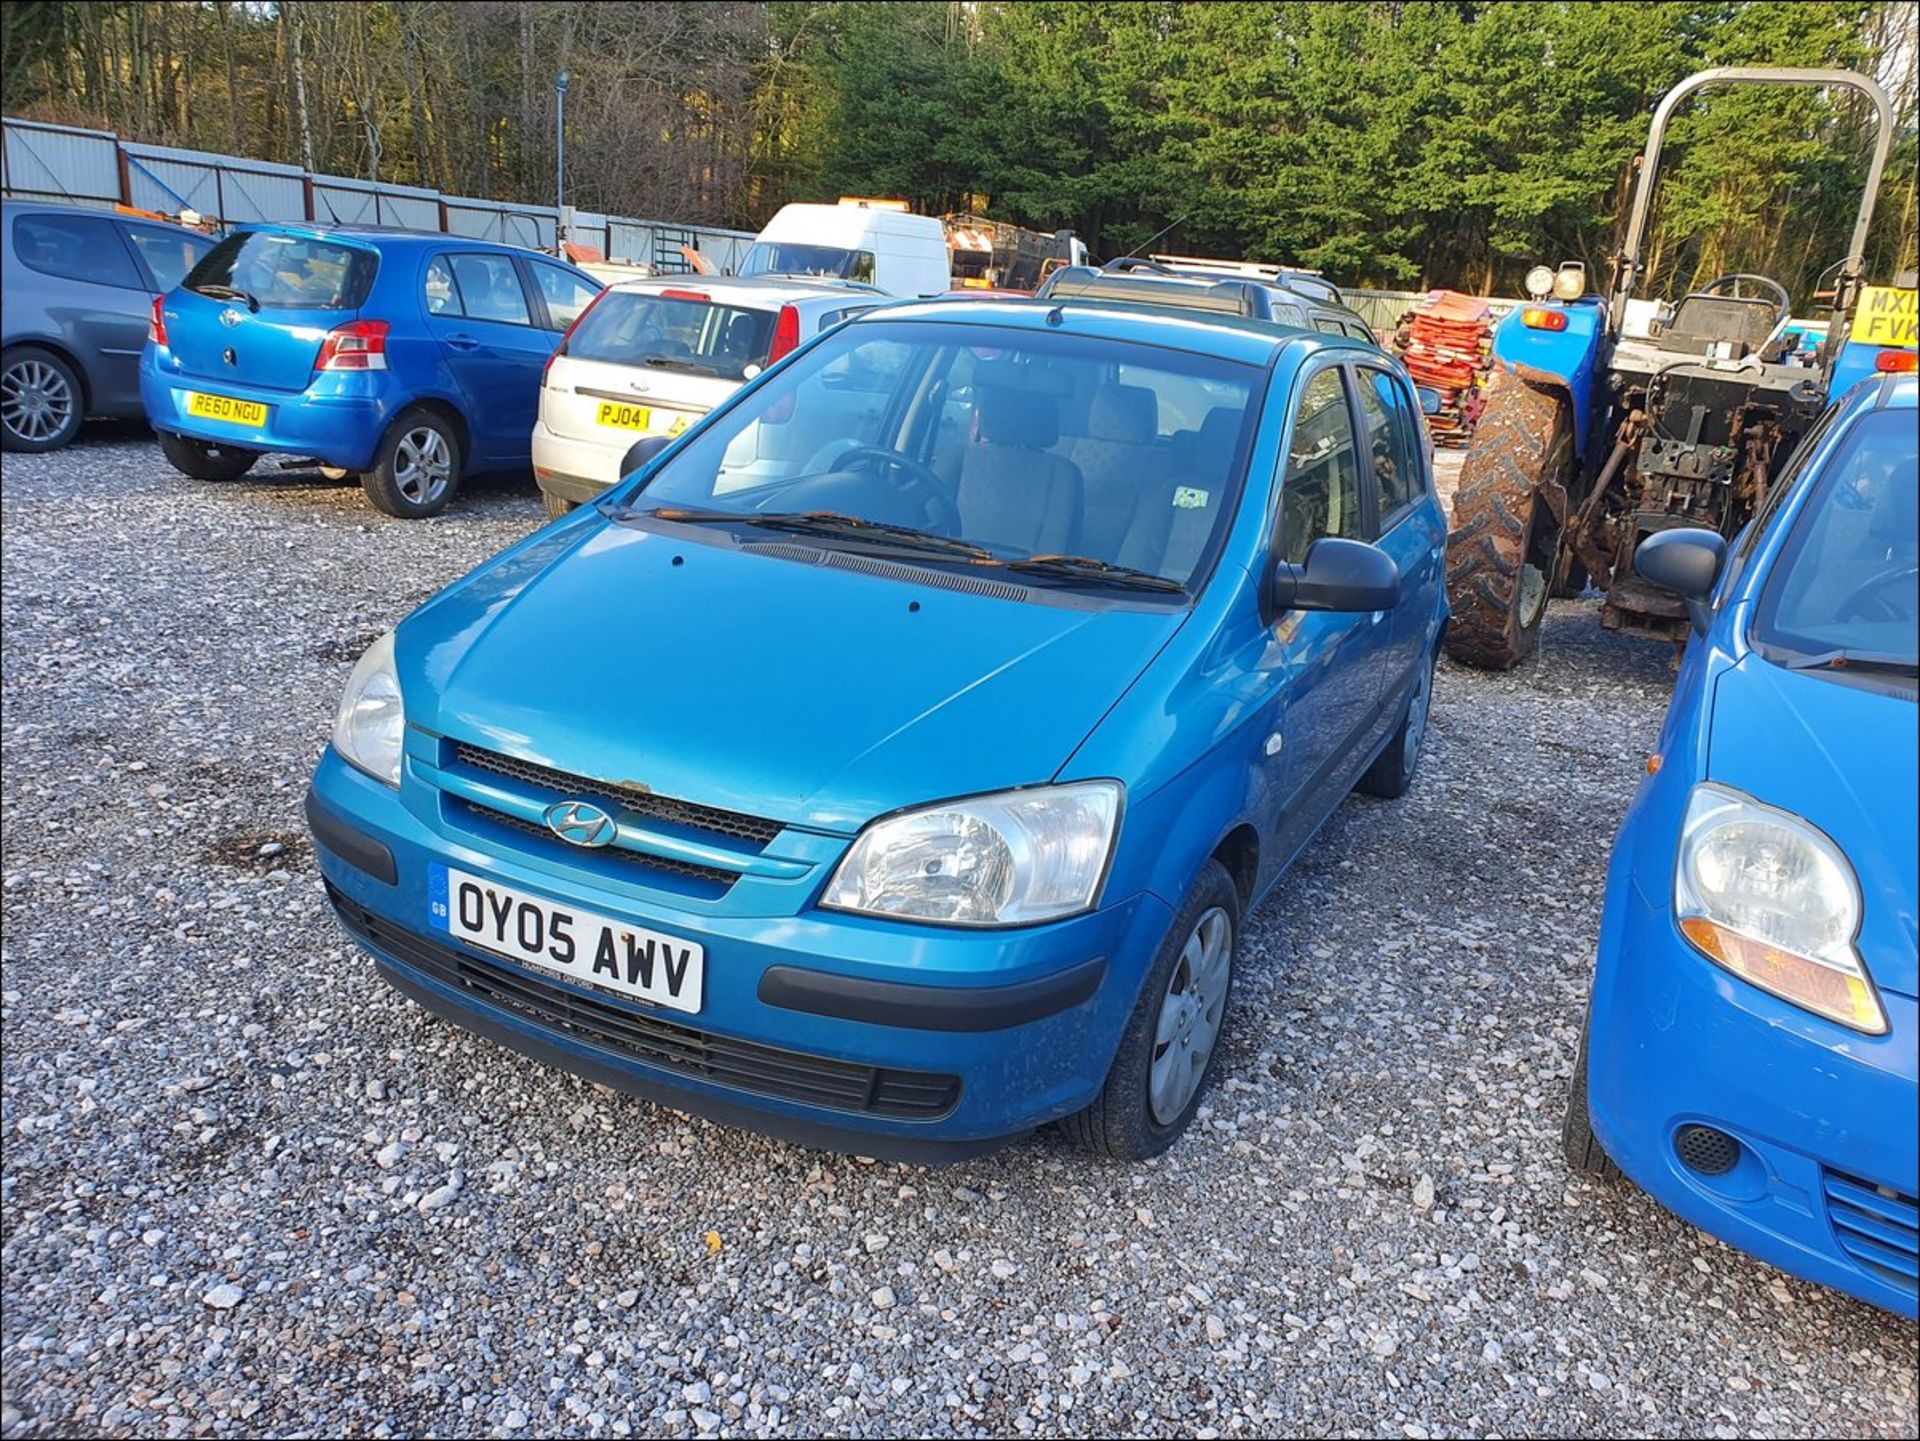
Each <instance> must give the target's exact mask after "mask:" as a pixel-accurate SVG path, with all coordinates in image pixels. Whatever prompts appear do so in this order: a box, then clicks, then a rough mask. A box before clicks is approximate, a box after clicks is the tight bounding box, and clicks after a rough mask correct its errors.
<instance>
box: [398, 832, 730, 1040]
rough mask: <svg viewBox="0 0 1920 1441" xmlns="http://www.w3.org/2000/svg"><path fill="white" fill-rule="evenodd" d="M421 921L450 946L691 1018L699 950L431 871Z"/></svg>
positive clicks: (702, 980) (702, 958)
mask: <svg viewBox="0 0 1920 1441" xmlns="http://www.w3.org/2000/svg"><path fill="white" fill-rule="evenodd" d="M427 919H428V920H429V921H430V922H431V923H432V925H433V927H434V929H435V930H439V931H444V932H446V933H447V934H448V935H449V936H451V937H452V938H453V939H455V940H457V941H464V942H465V943H466V944H468V945H470V946H473V947H476V948H477V949H479V950H483V951H490V952H492V953H493V954H494V955H498V956H505V957H506V958H507V959H509V960H512V961H517V962H519V963H520V964H521V965H525V966H537V967H539V968H540V969H541V970H546V971H552V972H555V973H556V974H558V975H562V976H566V977H567V978H569V979H570V980H574V981H578V982H581V983H582V984H585V985H590V986H599V987H600V988H602V989H603V990H609V991H613V992H616V993H617V994H619V995H622V996H627V997H629V998H631V999H633V1000H637V1001H646V1002H648V1003H650V1004H652V1005H656V1006H670V1007H672V1008H673V1009H674V1010H676V1011H698V1010H699V1009H700V1003H701V995H702V992H703V990H704V988H705V984H706V948H705V947H704V946H701V945H700V944H699V943H698V942H695V941H684V940H681V939H680V938H679V937H678V936H669V935H663V934H662V933H661V932H659V931H653V930H648V929H647V928H646V927H644V926H635V925H630V924H628V923H627V922H625V921H619V920H615V919H613V918H612V917H611V916H603V915H599V914H597V913H596V912H593V911H585V910H580V909H578V908H577V907H574V906H568V905H561V904H559V903H557V902H554V901H549V900H547V899H545V898H544V897H541V896H534V895H528V894H527V893H526V892H524V891H518V890H515V889H513V888H512V887H510V886H503V885H501V884H500V883H499V882H497V881H489V880H482V879H481V878H480V877H479V876H473V875H468V874H467V873H466V872H465V871H457V870H454V869H452V868H451V867H448V866H443V865H438V864H435V865H433V866H431V867H430V868H429V869H428V874H427Z"/></svg>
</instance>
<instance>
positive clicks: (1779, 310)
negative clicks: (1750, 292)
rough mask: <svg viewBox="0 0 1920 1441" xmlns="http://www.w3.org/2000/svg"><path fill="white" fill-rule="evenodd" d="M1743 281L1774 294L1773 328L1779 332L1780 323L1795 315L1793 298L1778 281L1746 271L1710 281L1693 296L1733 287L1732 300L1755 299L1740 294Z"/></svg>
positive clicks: (1729, 293)
mask: <svg viewBox="0 0 1920 1441" xmlns="http://www.w3.org/2000/svg"><path fill="white" fill-rule="evenodd" d="M1743 280H1744V281H1748V282H1750V283H1751V284H1754V285H1757V286H1760V287H1761V288H1762V289H1764V290H1767V291H1770V292H1771V293H1772V298H1773V327H1774V329H1776V330H1778V329H1779V328H1780V323H1781V322H1782V321H1783V320H1785V319H1786V318H1787V317H1788V316H1789V315H1792V314H1793V297H1792V296H1790V295H1788V294H1787V288H1786V287H1785V286H1784V285H1782V284H1781V283H1780V282H1779V281H1777V280H1770V279H1768V278H1767V277H1766V276H1764V275H1749V274H1747V273H1745V272H1744V271H1742V272H1738V273H1736V274H1733V275H1722V276H1718V277H1716V278H1715V279H1713V280H1709V281H1708V282H1707V283H1706V284H1705V285H1703V286H1701V287H1700V288H1699V289H1698V290H1695V291H1694V292H1693V294H1695V295H1715V294H1717V293H1719V290H1720V287H1721V286H1723V285H1725V286H1731V287H1732V289H1731V290H1729V291H1728V296H1729V298H1730V299H1733V300H1750V299H1753V298H1754V297H1752V296H1746V295H1742V294H1741V293H1740V282H1741V281H1743Z"/></svg>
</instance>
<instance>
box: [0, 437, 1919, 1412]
mask: <svg viewBox="0 0 1920 1441" xmlns="http://www.w3.org/2000/svg"><path fill="white" fill-rule="evenodd" d="M0 508H3V512H4V513H3V517H0V518H3V519H4V569H3V570H0V586H3V587H4V592H3V594H4V620H5V625H4V653H3V655H0V681H3V683H4V701H5V706H4V747H5V766H4V785H3V787H0V803H3V806H4V815H3V819H4V865H3V867H0V869H3V871H4V881H3V884H4V890H3V891H0V904H3V906H4V920H5V938H4V951H3V958H4V982H3V989H4V994H3V995H0V1028H3V1030H4V1040H5V1046H4V1081H5V1085H4V1097H3V1098H0V1124H3V1125H4V1133H5V1156H4V1177H3V1179H0V1217H3V1218H4V1252H3V1260H4V1276H3V1277H0V1287H3V1299H4V1312H3V1316H0V1389H3V1390H4V1410H3V1412H0V1432H4V1434H5V1435H6V1436H22V1437H28V1436H32V1437H40V1436H55V1435H60V1436H67V1435H108V1434H140V1435H156V1436H187V1435H193V1436H203V1435H204V1436H243V1435H258V1434H268V1433H271V1434H306V1435H320V1434H342V1435H357V1436H387V1435H407V1434H422V1433H434V1434H440V1435H512V1434H525V1435H544V1434H552V1433H568V1434H583V1433H591V1434H596V1435H612V1436H626V1435H637V1434H645V1435H682V1436H705V1435H719V1434H729V1435H736V1434H737V1435H769V1436H771V1435H808V1434H820V1433H835V1434H845V1435H853V1436H893V1435H902V1434H963V1435H988V1434H992V1435H1052V1434H1066V1433H1073V1434H1113V1433H1120V1434H1133V1433H1151V1434H1162V1435H1197V1436H1233V1435H1246V1436H1252V1435H1263V1434H1272V1433H1274V1432H1276V1431H1290V1432H1296V1433H1310V1434H1327V1435H1333V1434H1387V1435H1405V1436H1411V1437H1422V1436H1432V1437H1440V1436H1470V1435H1495V1434H1499V1435H1514V1434H1522V1433H1530V1434H1543V1435H1596V1434H1619V1433H1623V1432H1636V1433H1638V1432H1646V1433H1656V1434H1662V1435H1679V1436H1715V1437H1718V1436H1726V1437H1734V1436H1749V1435H1763V1434H1764V1435H1812V1434H1824V1435H1834V1436H1842V1435H1845V1436H1861V1435H1880V1436H1901V1435H1904V1436H1911V1435H1913V1434H1914V1433H1915V1430H1916V1378H1915V1331H1914V1328H1913V1326H1912V1325H1911V1324H1909V1323H1906V1322H1903V1321H1900V1320H1898V1319H1896V1318H1893V1317H1890V1316H1887V1315H1884V1314H1882V1313H1880V1312H1878V1311H1875V1310H1873V1309H1871V1308H1869V1307H1867V1306H1864V1305H1861V1304H1859V1303H1857V1302H1854V1301H1851V1300H1849V1299H1846V1298H1844V1297H1842V1296H1838V1295H1836V1294H1834V1293H1832V1292H1829V1291H1825V1290H1822V1289H1820V1288H1818V1287H1815V1286H1810V1285H1805V1284H1803V1283H1801V1282H1798V1281H1795V1280H1791V1279H1789V1278H1787V1277H1785V1276H1783V1275H1781V1274H1780V1273H1778V1272H1776V1271H1773V1270H1771V1269H1769V1268H1768V1267H1766V1266H1765V1265H1762V1264H1761V1263H1759V1262H1758V1261H1754V1260H1751V1259H1749V1258H1747V1257H1745V1256H1742V1255H1739V1254H1737V1253H1736V1252H1734V1251H1732V1250H1730V1249H1728V1248H1727V1247H1725V1246H1722V1245H1720V1244H1719V1243H1717V1242H1715V1241H1713V1240H1711V1239H1709V1238H1707V1237H1706V1236H1704V1235H1702V1234H1701V1233H1699V1232H1697V1231H1695V1230H1693V1229H1692V1228H1690V1227H1689V1226H1687V1225H1686V1224H1685V1223H1683V1222H1681V1221H1679V1220H1678V1219H1676V1218H1675V1217H1673V1216H1671V1215H1669V1214H1667V1213H1666V1212H1664V1211H1662V1210H1660V1209H1659V1208H1658V1207H1657V1206H1655V1205H1653V1204H1652V1203H1651V1202H1650V1201H1648V1200H1647V1199H1646V1198H1645V1197H1644V1196H1641V1195H1639V1194H1638V1193H1636V1192H1635V1191H1634V1190H1633V1189H1632V1188H1631V1187H1627V1186H1620V1185H1610V1184H1604V1183H1600V1182H1596V1181H1593V1180H1589V1179H1586V1178H1581V1177H1575V1176H1572V1175H1570V1174H1569V1173H1568V1171H1567V1170H1566V1168H1565V1167H1564V1166H1563V1164H1562V1163H1561V1159H1560V1154H1559V1148H1558V1126H1559V1119H1560V1109H1561V1099H1562V1095H1563V1092H1564V1088H1565V1084H1566V1080H1567V1075H1568V1071H1569V1069H1570V1067H1571V1064H1572V1060H1573V1052H1574V1045H1575V1041H1576V1039H1577V1035H1578V1028H1579V1024H1580V1016H1581V1006H1582V1002H1583V998H1584V993H1585V988H1586V985H1587V980H1588V975H1589V971H1590V968H1591V959H1592V947H1593V942H1594V936H1595V932H1596V928H1597V923H1598V912H1599V902H1600V895H1601V889H1602V885H1603V879H1604V865H1605V860H1606V854H1607V849H1608V845H1609V843H1610V840H1611V837H1612V832H1613V829H1614V827H1615V825H1616V824H1617V822H1618V818H1619V816H1620V813H1621V811H1622V809H1623V807H1624V805H1625V803H1626V800H1627V798H1628V796H1629V795H1630V794H1631V792H1632V789H1633V786H1634V784H1635V781H1636V779H1637V776H1638V774H1639V772H1640V766H1641V761H1642V759H1643V757H1644V755H1645V753H1646V751H1647V749H1648V748H1649V746H1650V745H1651V744H1652V741H1653V738H1654V734H1655V730H1656V727H1657V725H1658V722H1659V719H1660V715H1661V712H1662V708H1663V706H1664V704H1665V700H1666V696H1667V691H1668V687H1669V684H1670V680H1671V670H1672V664H1671V656H1670V654H1669V652H1668V651H1667V650H1666V649H1664V648H1662V647H1659V646H1654V645H1650V644H1646V643H1642V642H1636V641H1631V640H1625V639H1622V638H1620V637H1617V636H1612V635H1608V634H1605V633H1603V632H1602V631H1601V630H1600V629H1599V627H1598V625H1597V623H1596V620H1595V616H1594V614H1593V607H1592V606H1591V605H1587V604H1581V603H1578V602H1556V603H1555V605H1554V606H1553V609H1552V612H1551V614H1550V616H1549V619H1548V622H1547V626H1546V632H1545V636H1544V639H1543V642H1542V646H1541V656H1540V658H1539V660H1538V662H1537V663H1535V664H1532V665H1530V666H1529V667H1527V668H1526V669H1524V670H1522V671H1520V672H1518V673H1516V674H1513V675H1509V676H1487V675H1480V674H1476V673H1473V672H1469V671H1464V670H1461V669H1457V668H1455V667H1453V666H1451V665H1443V666H1442V667H1441V669H1440V673H1439V680H1438V686H1437V690H1436V695H1435V700H1434V706H1433V719H1432V732H1431V741H1430V749H1429V751H1428V753H1427V755H1426V757H1425V760H1424V762H1423V764H1422V768H1421V774H1420V776H1419V778H1418V780H1417V781H1416V783H1415V786H1414V788H1413V791H1412V793H1411V794H1410V795H1409V796H1408V797H1406V798H1405V799H1404V800H1401V801H1398V802H1377V801H1366V800H1361V799H1355V800H1352V801H1350V802H1349V803H1348V804H1347V805H1346V806H1345V807H1344V808H1343V809H1342V810H1341V811H1340V812H1339V814H1338V815H1337V816H1336V817H1335V818H1334V819H1333V821H1332V822H1331V823H1330V825H1329V826H1328V828H1327V829H1326V831H1325V832H1324V833H1323V834H1322V836H1321V837H1320V838H1319V840H1318V841H1317V842H1316V843H1315V844H1314V845H1313V846H1312V847H1311V848H1310V849H1309V851H1308V852H1307V853H1306V855H1305V856H1304V857H1303V858H1302V859H1301V861H1300V862H1299V864H1298V865H1297V867H1296V868H1295V870H1294V872H1293V874H1292V876H1291V877H1290V878H1289V879H1288V880H1287V881H1286V882H1284V883H1283V885H1282V886H1281V888H1280V890H1279V891H1278V893H1277V894H1276V895H1275V896H1274V897H1273V898H1272V899H1270V900H1269V901H1268V902H1267V903H1266V904H1265V905H1263V906H1262V907H1261V908H1260V909H1259V910H1258V911H1257V912H1256V913H1255V915H1254V916H1253V917H1252V918H1251V922H1250V925H1249V928H1248V933H1247V936H1246V938H1245V951H1244V954H1243V958H1242V970H1241V974H1240V978H1239V982H1238V990H1237V1000H1236V1009H1235V1013H1234V1015H1233V1017H1232V1018H1231V1020H1230V1022H1229V1026H1228V1030H1227V1034H1226V1037H1225V1041H1224V1046H1225V1050H1224V1054H1223V1057H1222V1064H1221V1066H1220V1070H1219V1077H1220V1084H1219V1085H1218V1086H1217V1088H1216V1089H1215V1090H1214V1091H1213V1092H1212V1094H1211V1095H1210V1097H1209V1099H1208V1102H1207V1104H1206V1106H1205V1109H1204V1110H1203V1111H1202V1113H1201V1115H1200V1118H1199V1120H1198V1122H1197V1123H1196V1125H1195V1126H1194V1129H1193V1131H1192V1133H1191V1134H1190V1135H1189V1136H1188V1137H1187V1139H1186V1140H1185V1141H1183V1142H1182V1143H1181V1144H1180V1145H1179V1146H1177V1147H1176V1148H1175V1149H1174V1150H1173V1151H1172V1152H1171V1153H1169V1154H1168V1155H1166V1156H1165V1157H1163V1158H1161V1159H1159V1160H1157V1161H1155V1162H1153V1163H1150V1164H1146V1165H1140V1166H1132V1167H1120V1166H1113V1165H1107V1164H1100V1163H1096V1162H1093V1161H1090V1160H1088V1159H1085V1158H1082V1157H1080V1156H1078V1155H1076V1154H1075V1153H1073V1152H1072V1151H1071V1150H1069V1149H1068V1148H1067V1146H1066V1145H1065V1144H1064V1143H1062V1142H1061V1141H1060V1140H1058V1139H1057V1138H1054V1137H1052V1136H1050V1135H1041V1136H1036V1137H1034V1138H1031V1139H1028V1140H1025V1141H1022V1142H1019V1143H1017V1144H1015V1145H1013V1146H1011V1147H1009V1148H1008V1149H1007V1150H1005V1151H1003V1152H1001V1153H999V1154H997V1155H994V1156H992V1157H989V1158H987V1159H984V1160H980V1161H974V1162H969V1163H967V1164H965V1165H962V1166H959V1167H955V1168H950V1169H945V1170H922V1169H915V1168H912V1167H904V1166H894V1165H881V1164H872V1163H865V1162H862V1161H859V1160H855V1159H849V1158H840V1157H833V1156H827V1155H822V1154H819V1153H815V1152H811V1151H807V1150H802V1149H799V1148H796V1147H793V1146H789V1145H785V1144H781V1143H778V1142H775V1141H770V1140H764V1139H761V1138H759V1137H756V1136H752V1135H747V1134H743V1133H740V1132H737V1131H732V1130H728V1129H726V1128H723V1127H719V1126H714V1125H709V1124H707V1123H705V1122H699V1121H694V1120H690V1119H688V1118H685V1117H682V1116H680V1115H677V1114H675V1113H674V1112H671V1111H668V1110H664V1109H661V1108H659V1107H655V1106H652V1105H648V1104H646V1103H643V1102H640V1101H636V1100H631V1099H627V1098H624V1097H621V1096H617V1095H614V1094H611V1093H609V1092H607V1091H605V1090H602V1089H599V1088H596V1087H595V1086H593V1085H590V1084H588V1083H586V1082H584V1081H580V1080H577V1079H575V1078H573V1077H571V1076H567V1075H564V1074H561V1073H559V1072H556V1071H550V1070H545V1069H542V1068H540V1067H538V1066H536V1065H533V1064H531V1063H529V1062H527V1061H524V1060H522V1059H520V1058H518V1057H516V1056H514V1055H511V1054H509V1053H507V1052H506V1051H503V1050H501V1049H499V1048H497V1047H495V1046H492V1045H490V1044H489V1043H487V1042H485V1041H483V1040H480V1039H478V1038H476V1037H473V1036H470V1035H468V1034H466V1033H464V1032H462V1031H459V1030H457V1029H455V1028H453V1027H452V1026H449V1025H446V1024H443V1023H440V1022H438V1021H435V1020H433V1019H431V1018H430V1017H428V1016H427V1015H426V1014H425V1013H424V1012H422V1011H421V1010H420V1009H418V1008H417V1007H415V1006H413V1005H411V1004H410V1003H408V1002H407V1001H405V1000H403V999H401V998H400V997H398V996H397V995H395V994H394V993H393V992H391V991H390V990H388V989H387V988H386V987H385V986H384V985H383V984H381V983H380V982H379V981H377V980H376V979H375V976H374V972H373V968H372V966H371V964H370V963H369V962H368V961H367V960H366V959H365V957H364V956H363V955H362V954H361V953H359V952H358V951H357V950H356V949H355V948H354V947H353V946H352V945H351V944H349V943H348V942H347V941H346V940H344V939H343V938H342V936H341V935H340V934H339V932H338V931H337V930H336V928H335V926H334V924H333V922H332V921H331V919H330V918H329V916H328V915H327V913H326V907H325V904H324V901H323V898H322V894H321V890H320V885H319V880H318V877H317V873H316V870H315V866H314V860H313V854H312V849H311V845H310V843H309V841H308V839H307V837H306V835H305V832H304V828H303V825H302V822H301V813H300V801H301V795H302V792H303V789H304V787H305V784H306V778H307V775H308V772H309V769H310V767H311V765H312V762H313V760H314V757H315V756H316V754H317V753H318V751H319V750H320V748H321V747H322V746H323V745H324V744H325V741H326V737H327V731H328V726H329V723H330V719H331V715H332V710H333V705H334V701H335V697H336V695H337V692H338V689H339V686H340V684H341V682H342V681H343V680H344V679H345V676H346V672H347V669H348V667H349V666H350V665H351V664H352V662H353V660H354V658H355V657H356V656H357V655H358V654H359V652H360V650H361V649H362V647H364V646H365V645H366V644H367V643H368V642H369V641H371V640H372V639H373V638H374V637H375V636H376V635H378V634H379V632H380V631H382V630H383V629H385V628H386V627H387V626H389V625H391V624H392V623H393V622H394V621H396V620H397V619H399V618H400V617H401V616H402V615H404V614H405V613H406V611H407V610H408V609H409V608H411V607H412V606H413V605H414V604H416V603H417V602H419V601H420V600H422V599H423V598H424V597H425V596H427V595H428V594H429V593H431V592H432V591H433V590H435V589H436V588H437V587H439V586H440V585H442V584H444V583H445V582H447V581H449V580H451V579H453V578H455V577H457V576H459V575H460V574H462V573H463V572H464V571H466V570H467V569H468V568H470V567H471V566H472V565H474V564H475V563H476V562H478V561H480V560H481V559H483V558H484V557H486V556H487V555H489V554H491V553H493V552H495V551H497V550H498V549H500V548H501V547H502V546H504V545H506V544H508V543H509V542H511V541H513V540H514V539H516V538H518V537H519V536H521V535H524V534H526V533H527V532H528V531H529V530H531V529H532V528H533V527H534V526H536V525H537V524H539V523H540V521H541V518H542V517H541V515H540V505H539V501H538V497H537V496H536V495H535V494H534V493H533V491H532V488H531V485H530V483H529V482H528V481H527V480H526V479H525V478H524V477H521V478H519V479H518V480H513V479H508V480H503V481H499V482H483V483H482V484H480V485H478V486H477V487H476V488H475V490H474V491H473V492H472V493H469V494H467V495H464V496H463V497H461V498H460V499H459V500H458V501H457V502H456V503H455V504H454V506H453V507H452V508H451V509H450V510H449V511H448V512H447V513H445V514H444V515H443V516H441V517H439V518H438V519H435V520H433V521H429V522H415V523H404V522H395V521H390V520H387V519H384V518H382V517H380V516H378V515H376V514H375V513H374V512H373V511H371V510H370V509H368V507H367V506H366V505H365V504H364V502H363V501H362V499H361V497H360V494H359V492H358V490H357V489H355V488H354V487H353V486H351V485H350V484H347V485H337V484H334V483H331V482H328V481H325V480H324V479H323V478H321V477H319V476H317V475H313V474H307V473H301V472H291V473H281V472H278V471H277V470H272V469H263V471H262V473H260V474H258V475H255V476H252V477H249V478H247V479H246V480H243V481H241V482H238V483H234V484H228V485H203V484H197V483H195V482H192V481H188V480H186V479H184V478H182V477H180V476H178V475H176V474H174V473H173V472H172V471H171V470H170V469H169V468H168V466H167V465H166V464H165V462H164V461H163V460H162V458H161V457H160V454H159V452H158V450H157V448H156V447H155V446H154V445H153V444H152V443H151V441H150V439H148V438H147V437H145V436H144V434H142V433H140V432H138V431H135V430H126V429H122V430H119V431H113V430H109V431H106V432H104V433H97V434H96V433H91V432H90V433H89V436H88V438H87V439H85V440H84V441H83V442H82V443H81V444H80V445H78V446H76V447H74V448H72V449H70V450H68V451H65V452H61V453H58V454H55V455H51V456H44V457H32V456H17V455H9V456H8V457H7V458H6V462H5V472H4V483H3V484H0Z"/></svg>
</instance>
